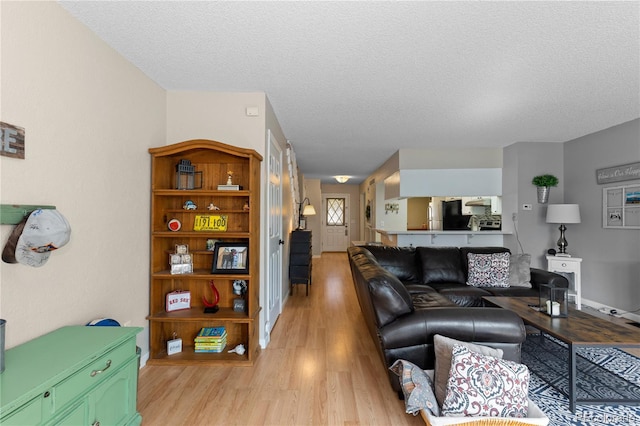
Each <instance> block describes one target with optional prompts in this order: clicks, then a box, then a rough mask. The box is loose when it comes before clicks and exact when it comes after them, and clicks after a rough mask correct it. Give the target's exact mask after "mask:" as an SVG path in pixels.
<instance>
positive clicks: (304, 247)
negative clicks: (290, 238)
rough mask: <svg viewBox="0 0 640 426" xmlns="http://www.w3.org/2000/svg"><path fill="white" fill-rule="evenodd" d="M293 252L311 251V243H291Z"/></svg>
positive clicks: (307, 252)
mask: <svg viewBox="0 0 640 426" xmlns="http://www.w3.org/2000/svg"><path fill="white" fill-rule="evenodd" d="M293 253H306V254H309V253H311V245H310V244H309V243H291V254H293Z"/></svg>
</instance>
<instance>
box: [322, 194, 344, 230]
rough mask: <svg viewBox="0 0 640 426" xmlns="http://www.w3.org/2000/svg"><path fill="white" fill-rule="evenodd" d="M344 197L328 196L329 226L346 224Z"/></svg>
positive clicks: (327, 212)
mask: <svg viewBox="0 0 640 426" xmlns="http://www.w3.org/2000/svg"><path fill="white" fill-rule="evenodd" d="M344 206H345V199H344V198H327V211H326V219H327V226H344V216H345V211H344V210H345V208H344Z"/></svg>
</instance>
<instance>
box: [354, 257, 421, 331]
mask: <svg viewBox="0 0 640 426" xmlns="http://www.w3.org/2000/svg"><path fill="white" fill-rule="evenodd" d="M348 252H349V256H350V258H351V267H352V268H356V271H354V274H353V275H354V279H355V280H356V290H358V289H359V288H361V287H360V286H361V285H363V286H366V290H364V289H363V290H364V291H367V293H368V300H369V301H370V305H371V308H373V309H372V310H373V315H374V316H375V321H376V324H377V326H378V327H384V326H385V325H387V324H389V323H390V322H392V321H394V320H395V319H396V318H398V317H399V316H402V315H406V314H408V313H411V312H413V311H414V307H413V302H412V300H411V294H409V290H407V288H406V287H405V286H404V284H402V283H401V282H400V280H398V278H397V277H396V276H395V275H393V274H392V273H391V272H389V271H387V270H386V269H384V268H383V267H382V266H380V265H379V264H378V262H377V261H376V259H375V257H374V256H373V255H372V254H371V253H370V252H369V251H368V250H366V249H365V248H363V247H349V249H348ZM360 280H361V281H360ZM359 299H360V297H359ZM364 309H365V308H363V310H364ZM367 310H368V309H367Z"/></svg>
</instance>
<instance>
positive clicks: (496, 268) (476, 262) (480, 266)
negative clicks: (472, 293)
mask: <svg viewBox="0 0 640 426" xmlns="http://www.w3.org/2000/svg"><path fill="white" fill-rule="evenodd" d="M467 256H468V257H469V266H468V268H469V277H468V278H467V284H468V285H470V286H473V287H509V257H510V254H509V253H487V254H484V253H469V254H468V255H467Z"/></svg>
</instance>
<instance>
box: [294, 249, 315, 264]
mask: <svg viewBox="0 0 640 426" xmlns="http://www.w3.org/2000/svg"><path fill="white" fill-rule="evenodd" d="M290 262H291V265H309V264H310V263H311V255H310V254H309V253H308V252H307V253H291V261H290Z"/></svg>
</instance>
